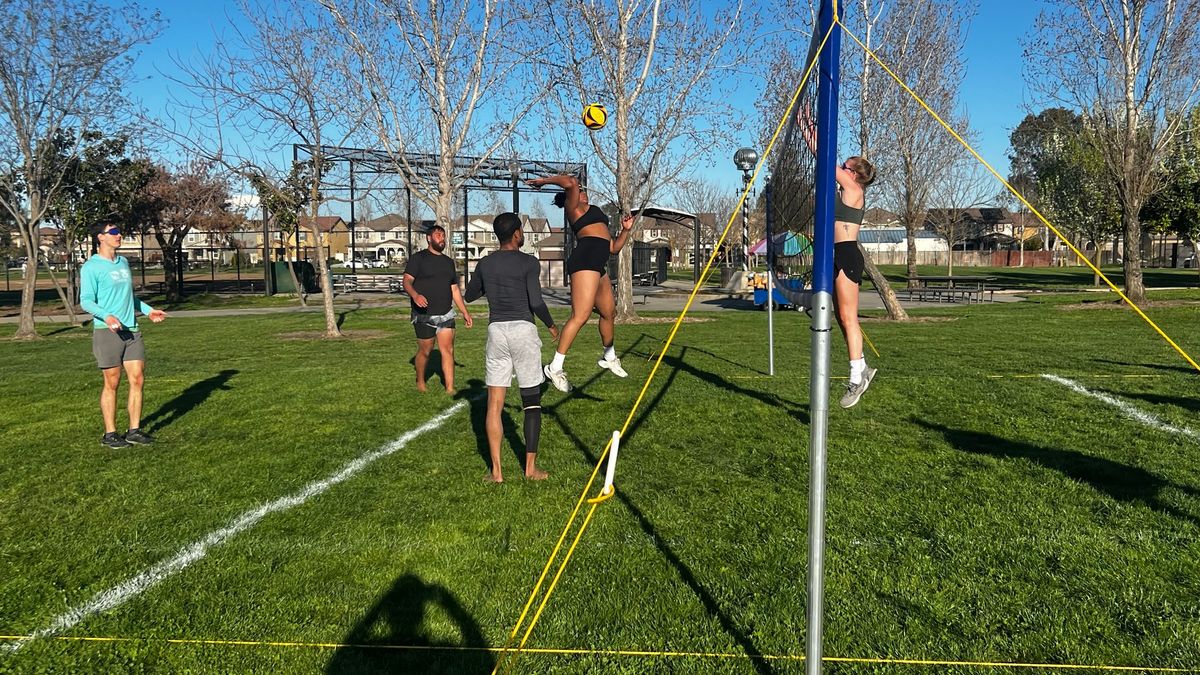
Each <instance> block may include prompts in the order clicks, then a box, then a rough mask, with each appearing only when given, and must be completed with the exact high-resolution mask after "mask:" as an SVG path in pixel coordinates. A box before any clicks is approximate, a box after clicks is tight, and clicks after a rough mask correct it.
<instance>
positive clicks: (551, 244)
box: [533, 231, 564, 249]
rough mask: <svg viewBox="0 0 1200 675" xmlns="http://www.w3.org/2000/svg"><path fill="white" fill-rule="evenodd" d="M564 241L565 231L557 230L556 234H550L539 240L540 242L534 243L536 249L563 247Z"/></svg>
mask: <svg viewBox="0 0 1200 675" xmlns="http://www.w3.org/2000/svg"><path fill="white" fill-rule="evenodd" d="M563 241H564V239H563V233H562V232H561V231H560V232H555V233H554V234H552V235H550V236H549V237H546V238H545V239H543V240H541V241H539V242H538V243H536V244H534V245H533V247H534V248H536V249H546V248H562V247H563Z"/></svg>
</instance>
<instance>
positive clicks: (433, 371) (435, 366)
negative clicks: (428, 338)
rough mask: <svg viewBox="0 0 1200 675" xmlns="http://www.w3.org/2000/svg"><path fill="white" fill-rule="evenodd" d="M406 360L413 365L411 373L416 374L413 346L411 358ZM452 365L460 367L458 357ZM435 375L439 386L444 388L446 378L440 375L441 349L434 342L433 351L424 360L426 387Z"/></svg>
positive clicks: (461, 365) (415, 358) (415, 355)
mask: <svg viewBox="0 0 1200 675" xmlns="http://www.w3.org/2000/svg"><path fill="white" fill-rule="evenodd" d="M408 362H409V364H411V365H412V367H413V374H416V372H417V354H416V349H415V348H414V349H413V355H412V358H410V359H409V360H408ZM454 367H455V368H462V367H463V364H461V363H459V362H458V359H455V360H454ZM435 375H436V376H437V381H438V382H440V383H441V386H442V388H443V389H444V388H445V387H446V378H444V377H442V350H440V349H438V348H437V345H436V344H435V345H434V347H433V351H432V352H429V360H428V361H426V362H425V386H426V387H429V386H430V385H431V384H432V381H433V379H434V376H435Z"/></svg>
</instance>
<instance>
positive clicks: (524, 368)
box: [484, 321, 546, 388]
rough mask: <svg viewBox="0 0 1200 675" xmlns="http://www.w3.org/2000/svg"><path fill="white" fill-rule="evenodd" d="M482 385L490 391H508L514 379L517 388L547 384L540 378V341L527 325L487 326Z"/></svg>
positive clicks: (520, 322)
mask: <svg viewBox="0 0 1200 675" xmlns="http://www.w3.org/2000/svg"><path fill="white" fill-rule="evenodd" d="M485 354H486V358H485V364H484V365H485V368H484V369H485V370H486V372H487V375H486V377H485V381H486V382H487V386H489V387H507V386H509V385H511V384H512V379H513V375H514V374H515V375H516V376H517V386H518V387H521V388H525V387H536V386H538V385H540V384H541V383H542V382H544V381H545V380H546V376H545V375H543V374H542V338H541V337H539V336H538V330H537V326H535V325H533V324H532V323H529V322H528V321H500V322H499V323H490V324H488V337H487V349H486V351H485Z"/></svg>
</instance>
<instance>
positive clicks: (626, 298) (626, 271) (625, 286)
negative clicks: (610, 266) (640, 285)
mask: <svg viewBox="0 0 1200 675" xmlns="http://www.w3.org/2000/svg"><path fill="white" fill-rule="evenodd" d="M602 283H603V281H602ZM616 318H617V321H619V322H621V323H626V322H630V321H636V320H637V318H638V313H637V310H635V309H634V308H633V235H632V234H630V236H629V239H628V240H626V241H625V246H624V247H623V248H622V249H621V252H620V253H618V254H617V317H616Z"/></svg>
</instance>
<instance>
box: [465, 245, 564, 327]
mask: <svg viewBox="0 0 1200 675" xmlns="http://www.w3.org/2000/svg"><path fill="white" fill-rule="evenodd" d="M541 272H542V266H541V265H540V264H538V261H537V258H534V257H533V256H531V255H528V254H525V253H521V252H520V251H512V250H503V249H502V250H499V251H494V252H492V253H489V254H488V255H486V256H484V258H483V260H480V261H479V264H478V265H476V266H475V274H474V275H472V276H471V283H470V284H468V285H467V292H466V294H465V295H464V296H463V299H464V300H466V301H467V302H472V301H474V300H478V299H479V298H481V297H483V296H484V295H486V296H487V299H488V320H489V321H490V322H491V323H497V322H500V321H528V322H530V323H533V317H534V315H535V314H536V315H537V317H538V318H539V319H541V320H542V323H544V324H546V326H547V327H549V326H553V325H554V318H553V317H551V316H550V310H549V309H547V308H546V302H545V301H544V300H543V299H542V285H541V283H540V282H539V281H538V277H539V276H541Z"/></svg>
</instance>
